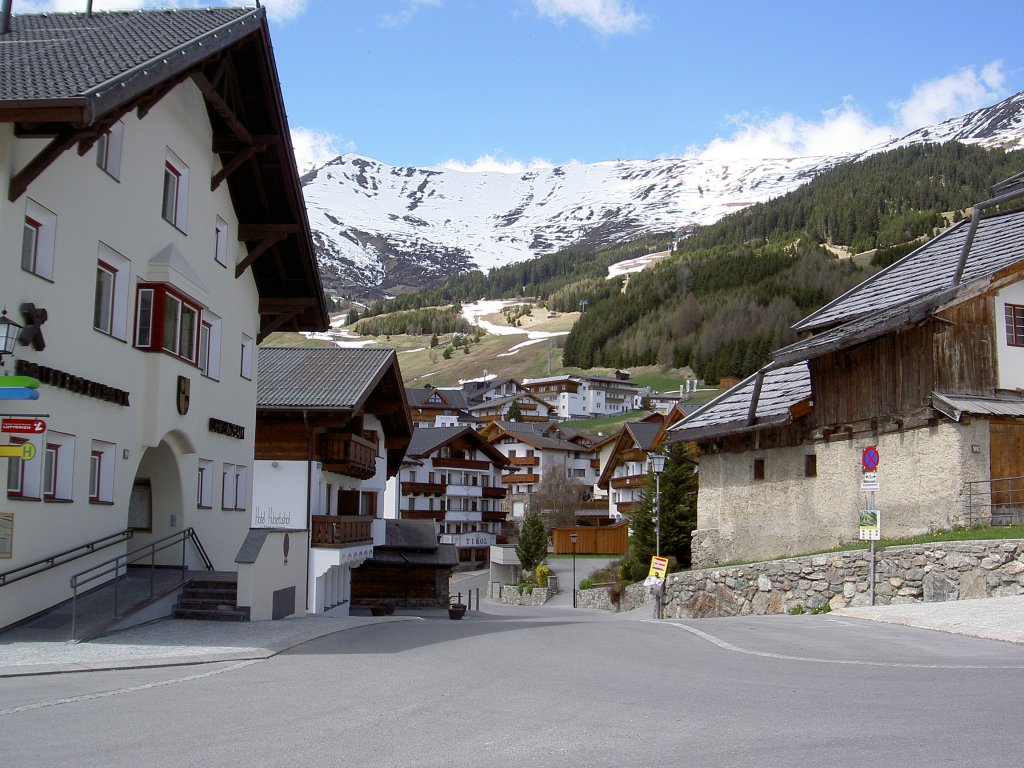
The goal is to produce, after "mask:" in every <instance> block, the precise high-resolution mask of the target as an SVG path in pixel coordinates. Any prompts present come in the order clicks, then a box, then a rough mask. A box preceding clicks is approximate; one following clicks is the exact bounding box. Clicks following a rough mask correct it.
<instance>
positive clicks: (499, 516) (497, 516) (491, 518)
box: [482, 510, 505, 523]
mask: <svg viewBox="0 0 1024 768" xmlns="http://www.w3.org/2000/svg"><path fill="white" fill-rule="evenodd" d="M482 514H483V517H482V519H483V521H484V522H485V523H502V522H504V521H505V513H504V512H502V511H501V510H495V511H493V512H483V513H482Z"/></svg>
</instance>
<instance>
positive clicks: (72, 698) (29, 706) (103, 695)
mask: <svg viewBox="0 0 1024 768" xmlns="http://www.w3.org/2000/svg"><path fill="white" fill-rule="evenodd" d="M260 661H263V659H247V660H245V661H240V662H238V663H237V664H232V665H231V666H230V667H224V668H223V669H214V670H210V671H209V672H200V673H199V674H197V675H188V676H186V677H176V678H174V679H173V680H161V681H160V682H157V683H145V684H143V685H133V686H131V687H130V688H118V689H116V690H113V691H100V692H98V693H86V694H82V695H81V696H69V697H67V698H66V699H55V700H54V701H41V702H38V703H37V704H25V705H24V706H21V707H12V708H10V709H0V717H2V716H4V715H15V714H17V713H19V712H29V711H31V710H33V709H44V708H46V707H56V706H57V705H59V704H74V703H75V702H78V701H91V700H92V699H105V698H108V697H110V696H120V695H121V694H122V693H135V692H136V691H146V690H149V689H150V688H163V687H164V686H168V685H177V684H178V683H187V682H190V681H192V680H201V679H202V678H204V677H213V676H214V675H220V674H223V673H224V672H233V671H234V670H236V669H241V668H242V667H248V666H249V665H250V664H256V663H257V662H260Z"/></svg>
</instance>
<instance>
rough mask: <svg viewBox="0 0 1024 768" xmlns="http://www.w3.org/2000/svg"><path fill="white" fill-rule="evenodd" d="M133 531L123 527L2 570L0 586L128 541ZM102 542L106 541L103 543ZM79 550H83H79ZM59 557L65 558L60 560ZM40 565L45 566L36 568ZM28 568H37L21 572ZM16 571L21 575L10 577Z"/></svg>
mask: <svg viewBox="0 0 1024 768" xmlns="http://www.w3.org/2000/svg"><path fill="white" fill-rule="evenodd" d="M134 533H135V531H134V530H132V529H131V528H125V529H124V530H123V531H118V532H117V533H112V534H110V535H109V536H103V537H102V538H99V539H96V540H95V541H90V542H87V543H85V544H80V545H78V546H77V547H72V548H71V549H66V550H64V551H63V552H58V553H57V554H55V555H50V556H49V557H44V558H42V559H41V560H36V561H35V562H34V563H29V564H28V565H22V566H19V567H17V568H12V569H11V570H9V571H4V572H3V573H0V587H2V586H5V585H7V584H13V583H14V582H16V581H21V580H22V579H27V578H28V577H29V576H35V575H36V574H37V573H45V572H46V571H48V570H50V569H51V568H56V567H57V566H59V565H64V564H65V563H72V562H74V561H75V560H78V559H79V558H82V557H85V556H86V555H91V554H92V553H93V552H98V551H99V550H101V549H106V548H107V547H112V546H113V545H115V544H120V543H121V542H122V541H128V539H130V538H131V537H132V535H133V534H134ZM103 542H106V543H105V544H104V543H103ZM97 545H100V546H97ZM79 550H83V551H82V552H79ZM75 552H78V554H76V555H74V557H67V556H68V555H71V554H73V553H75ZM60 558H67V559H65V560H61V559H60ZM58 560H59V562H58ZM40 565H43V566H45V567H43V568H38V566H40ZM30 568H38V570H34V571H32V572H31V573H21V572H22V571H27V570H28V569H30ZM16 573H21V575H20V576H16V577H15V578H13V579H12V578H11V576H12V575H13V574H16Z"/></svg>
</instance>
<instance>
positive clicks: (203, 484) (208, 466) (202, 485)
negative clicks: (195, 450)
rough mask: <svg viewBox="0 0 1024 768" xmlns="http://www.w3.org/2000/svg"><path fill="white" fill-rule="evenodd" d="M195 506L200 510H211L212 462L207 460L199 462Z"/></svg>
mask: <svg viewBox="0 0 1024 768" xmlns="http://www.w3.org/2000/svg"><path fill="white" fill-rule="evenodd" d="M196 506H197V507H199V508H201V509H212V508H213V462H212V461H210V460H209V459H200V460H199V472H198V475H197V477H196Z"/></svg>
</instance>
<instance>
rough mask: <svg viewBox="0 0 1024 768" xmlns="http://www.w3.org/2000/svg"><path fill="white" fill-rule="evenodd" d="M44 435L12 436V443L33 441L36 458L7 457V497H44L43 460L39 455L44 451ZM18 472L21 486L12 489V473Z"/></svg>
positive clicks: (29, 498) (19, 443)
mask: <svg viewBox="0 0 1024 768" xmlns="http://www.w3.org/2000/svg"><path fill="white" fill-rule="evenodd" d="M43 437H44V436H43V435H32V436H31V437H28V438H25V437H12V438H11V440H10V444H11V445H23V444H25V443H32V445H33V447H34V448H35V449H36V460H35V461H29V462H26V461H24V460H23V459H19V458H9V459H7V497H8V498H10V499H26V500H32V501H39V499H41V498H42V486H41V479H40V478H41V477H42V475H41V469H42V461H40V460H39V457H40V456H41V455H42V452H43ZM13 473H17V476H18V483H19V486H20V487H19V488H18V490H12V485H13V484H12V482H11V479H12V474H13Z"/></svg>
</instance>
